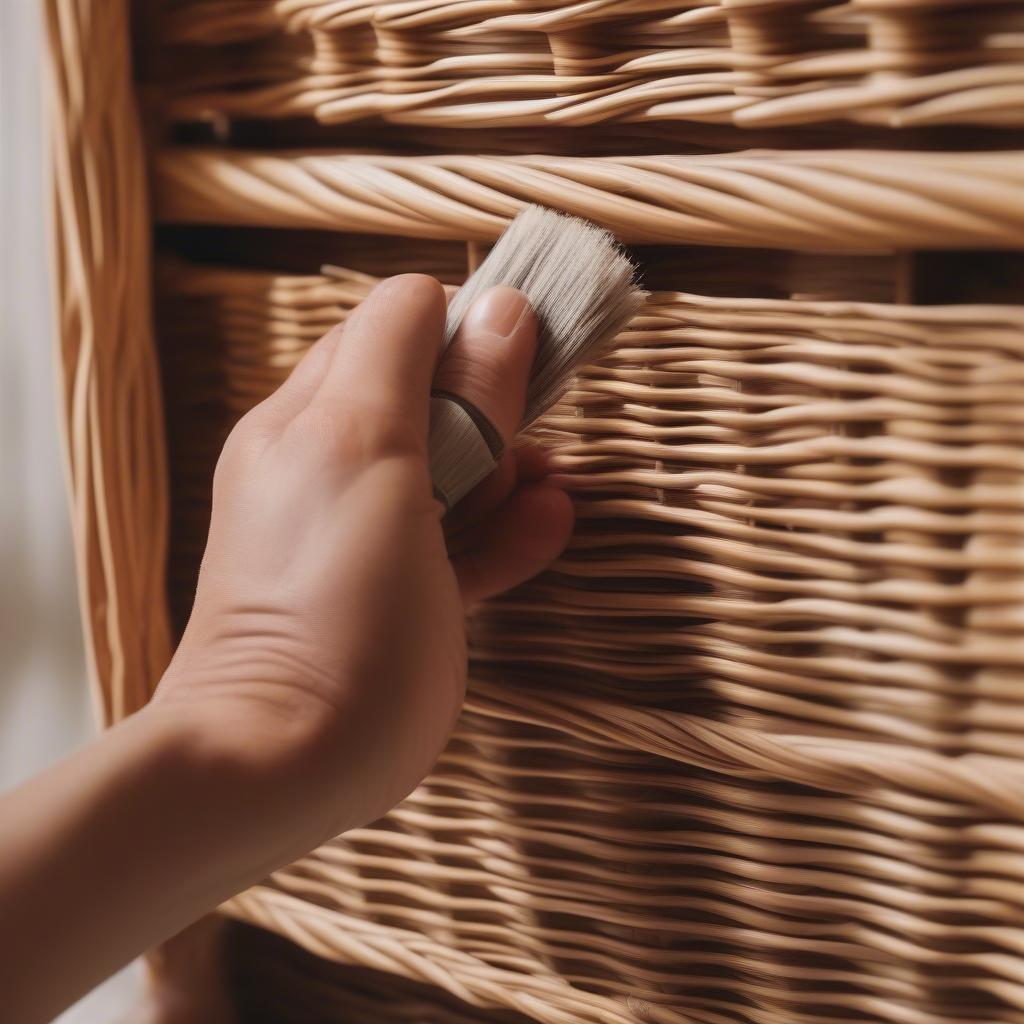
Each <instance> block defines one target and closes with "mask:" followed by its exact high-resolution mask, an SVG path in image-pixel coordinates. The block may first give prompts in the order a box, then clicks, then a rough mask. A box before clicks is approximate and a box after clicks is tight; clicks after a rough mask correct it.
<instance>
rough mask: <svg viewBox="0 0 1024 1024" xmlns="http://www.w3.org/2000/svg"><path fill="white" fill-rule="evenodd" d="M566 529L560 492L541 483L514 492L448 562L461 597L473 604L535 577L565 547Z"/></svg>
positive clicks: (568, 511) (569, 512)
mask: <svg viewBox="0 0 1024 1024" xmlns="http://www.w3.org/2000/svg"><path fill="white" fill-rule="evenodd" d="M572 527H573V508H572V502H571V501H570V499H569V496H568V495H567V494H566V493H565V492H564V491H562V490H559V489H558V488H556V487H549V486H547V485H545V484H530V485H528V486H525V487H523V488H521V489H520V490H518V491H516V492H515V493H514V494H513V495H512V496H511V497H510V498H509V499H508V501H507V502H506V503H505V504H504V505H503V506H501V508H499V509H498V510H497V512H496V513H495V514H494V516H493V517H492V518H491V519H490V520H489V521H488V522H487V523H486V524H485V525H484V526H482V527H481V528H480V532H479V535H478V542H477V544H476V546H474V547H473V548H472V549H471V550H469V551H466V552H464V553H463V554H461V555H459V556H457V557H456V558H455V559H453V561H452V568H453V569H454V571H455V576H456V579H457V580H458V583H459V589H460V590H461V591H462V597H463V601H465V603H466V604H473V603H474V602H476V601H481V600H483V599H484V598H487V597H492V596H493V595H494V594H499V593H501V592H502V591H504V590H508V589H510V588H511V587H515V586H518V585H519V584H520V583H523V582H525V581H526V580H528V579H530V578H531V577H533V576H536V575H537V573H539V572H541V571H542V570H543V569H546V568H547V567H548V566H549V565H550V564H551V563H552V562H553V561H554V560H555V559H556V558H557V557H558V556H559V555H560V554H561V553H562V551H563V550H564V549H565V546H566V544H568V542H569V536H570V534H571V533H572Z"/></svg>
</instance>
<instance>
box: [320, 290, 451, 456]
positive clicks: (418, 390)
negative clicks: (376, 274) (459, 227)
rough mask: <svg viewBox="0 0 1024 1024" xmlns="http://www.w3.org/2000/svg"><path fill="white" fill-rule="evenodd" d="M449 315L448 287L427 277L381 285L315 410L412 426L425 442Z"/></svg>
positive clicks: (350, 331)
mask: <svg viewBox="0 0 1024 1024" xmlns="http://www.w3.org/2000/svg"><path fill="white" fill-rule="evenodd" d="M446 309H447V300H446V298H445V293H444V289H443V287H442V286H441V284H440V283H439V282H438V281H436V280H435V279H434V278H432V277H428V276H427V275H426V274H401V275H399V276H398V277H390V278H388V279H387V280H385V281H382V282H381V283H380V284H378V285H377V287H376V288H374V289H373V291H372V292H370V294H369V295H368V296H367V297H366V298H365V299H364V300H363V301H362V303H360V305H359V306H358V307H357V308H356V310H355V311H354V312H353V313H352V315H351V316H350V317H349V318H348V320H347V322H346V323H345V328H344V332H343V334H342V336H341V338H340V339H339V342H338V344H337V345H336V346H335V348H334V352H333V353H332V355H331V360H330V364H329V365H328V367H327V370H326V372H325V373H324V375H323V379H322V380H321V382H320V386H319V388H318V389H317V391H316V393H315V394H314V395H313V398H312V401H311V402H310V405H311V406H317V405H327V406H329V407H330V408H332V409H337V408H339V407H340V406H347V407H349V408H351V407H352V406H356V407H359V408H365V409H366V411H367V414H368V415H370V416H375V417H380V416H385V417H401V418H405V419H409V420H411V421H412V422H414V423H415V424H416V426H417V428H422V436H423V437H424V438H425V437H426V435H427V422H428V419H429V414H430V382H431V379H432V378H433V376H434V368H435V366H436V364H437V359H438V355H439V354H440V352H441V344H442V342H443V339H444V321H445V312H446Z"/></svg>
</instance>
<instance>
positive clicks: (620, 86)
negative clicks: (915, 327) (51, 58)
mask: <svg viewBox="0 0 1024 1024" xmlns="http://www.w3.org/2000/svg"><path fill="white" fill-rule="evenodd" d="M978 8H981V9H980V10H979V9H978ZM160 31H161V34H162V35H163V36H164V37H165V38H166V39H167V40H168V41H169V42H172V43H174V44H178V45H177V46H175V47H174V48H173V50H172V52H171V54H170V55H169V58H168V60H167V61H166V63H165V66H164V67H163V69H162V77H161V82H162V85H163V86H164V89H165V92H166V103H167V108H168V111H169V112H170V113H171V114H173V115H174V116H178V117H184V118H189V117H204V116H209V115H211V114H216V113H220V114H229V115H233V116H238V115H244V116H255V117H268V116H273V117H280V116H295V115H306V116H313V117H316V118H317V119H319V120H320V121H323V122H325V123H338V122H347V121H354V120H358V119H362V118H373V117H377V118H383V119H385V120H388V121H393V122H397V123H406V124H429V125H459V126H464V127H466V126H471V125H485V126H487V125H490V124H493V123H494V122H495V121H497V120H500V121H502V122H505V123H515V124H530V125H535V124H544V123H552V124H560V125H585V124H593V123H598V122H620V121H676V120H686V121H704V122H730V121H731V122H735V123H736V124H741V125H745V126H753V125H761V126H768V125H771V126H778V125H789V124H803V123H811V122H820V121H829V120H832V119H835V118H837V117H839V118H848V119H850V120H853V121H858V122H864V123H881V124H889V125H900V126H905V125H922V124H936V123H949V122H953V123H973V124H981V125H1017V126H1020V125H1022V124H1024V15H1022V12H1021V10H1020V7H1019V5H1018V4H1016V3H1013V2H1004V3H984V4H979V3H976V2H974V0H953V2H950V0H910V2H904V0H852V2H850V3H844V4H839V3H836V2H834V0H800V2H790V0H774V2H772V0H686V2H680V0H597V2H595V0H579V2H575V3H565V2H563V3H558V2H556V0H529V2H523V0H442V2H436V3H429V4H427V3H420V4H416V3H409V2H406V0H399V2H395V0H349V2H343V3H332V2H324V0H295V2H288V0H283V2H279V3H273V4H269V3H244V2H243V3H236V2H233V0H226V2H225V0H192V2H184V3H178V4H175V5H172V6H171V7H170V9H169V10H168V12H167V15H166V17H165V19H164V20H163V22H162V24H161V27H160Z"/></svg>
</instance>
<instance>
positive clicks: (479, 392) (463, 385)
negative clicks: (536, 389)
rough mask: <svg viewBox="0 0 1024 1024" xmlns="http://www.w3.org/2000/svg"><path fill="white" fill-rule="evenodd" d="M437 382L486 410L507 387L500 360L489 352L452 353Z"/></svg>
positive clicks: (444, 363) (500, 396) (498, 399)
mask: <svg viewBox="0 0 1024 1024" xmlns="http://www.w3.org/2000/svg"><path fill="white" fill-rule="evenodd" d="M435 384H436V386H438V387H440V388H442V389H444V390H446V391H453V392H454V393H455V394H457V395H461V396H462V397H463V398H466V399H468V400H469V401H471V402H473V403H474V404H475V405H478V406H480V408H481V411H482V412H487V411H488V409H489V408H490V407H491V406H494V405H496V404H498V403H499V402H500V401H501V399H502V395H503V394H504V391H505V390H507V387H506V386H505V385H504V384H503V381H502V366H501V362H500V360H498V359H496V358H492V357H490V356H486V355H484V356H482V357H481V356H472V357H471V356H469V355H467V354H466V353H462V352H451V353H450V354H449V355H448V356H447V357H446V358H445V360H444V362H443V363H442V364H441V366H440V368H439V370H438V373H437V377H436V380H435Z"/></svg>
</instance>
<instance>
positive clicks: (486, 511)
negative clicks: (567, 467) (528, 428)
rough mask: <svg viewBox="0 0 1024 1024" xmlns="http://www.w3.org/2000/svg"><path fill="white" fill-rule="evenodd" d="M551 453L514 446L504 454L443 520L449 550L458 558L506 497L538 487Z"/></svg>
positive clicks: (533, 447) (545, 472) (546, 450)
mask: <svg viewBox="0 0 1024 1024" xmlns="http://www.w3.org/2000/svg"><path fill="white" fill-rule="evenodd" d="M549 457H550V452H549V451H548V449H546V448H542V447H540V446H539V445H537V444H526V443H524V444H517V445H516V446H515V447H514V448H509V449H507V450H506V451H505V453H504V454H503V455H502V457H501V458H500V459H499V460H498V465H497V466H496V467H495V468H494V472H493V473H491V475H490V476H488V477H487V478H486V479H485V480H484V481H483V482H482V483H480V484H478V485H477V486H476V487H474V488H473V490H472V491H470V492H469V494H467V495H466V497H465V498H463V499H462V501H460V502H459V503H458V505H456V506H455V508H453V509H452V510H451V512H449V513H448V515H447V516H446V517H445V520H444V527H445V535H446V536H447V538H448V550H449V551H450V552H451V553H453V554H457V553H458V552H459V551H461V550H464V549H465V548H467V547H471V546H472V545H473V544H474V543H475V542H476V537H475V528H476V527H477V526H478V525H479V524H480V523H481V522H483V521H484V520H486V519H487V518H488V517H489V516H491V515H492V514H493V513H494V511H495V509H497V508H498V506H499V505H501V504H502V503H503V502H505V501H506V500H507V499H508V497H509V495H510V494H511V493H512V492H513V491H514V490H515V489H516V487H519V486H522V485H523V484H527V483H538V482H539V481H541V480H543V479H544V478H545V477H546V476H547V475H548V472H549V469H550V466H549Z"/></svg>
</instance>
